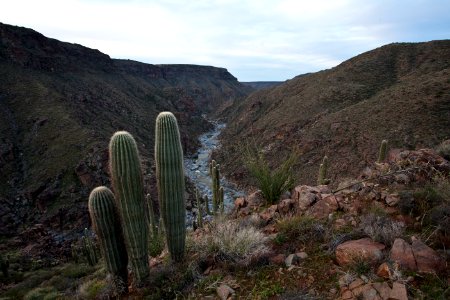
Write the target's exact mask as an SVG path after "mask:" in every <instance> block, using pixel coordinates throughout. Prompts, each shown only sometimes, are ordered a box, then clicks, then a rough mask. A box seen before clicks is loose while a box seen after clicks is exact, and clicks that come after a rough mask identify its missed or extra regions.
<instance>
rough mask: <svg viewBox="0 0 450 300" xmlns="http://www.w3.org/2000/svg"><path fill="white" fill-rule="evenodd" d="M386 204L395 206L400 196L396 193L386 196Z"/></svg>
mask: <svg viewBox="0 0 450 300" xmlns="http://www.w3.org/2000/svg"><path fill="white" fill-rule="evenodd" d="M385 201H386V204H387V205H389V206H395V205H397V203H398V202H399V201H400V196H399V195H398V194H390V195H387V196H386V199H385Z"/></svg>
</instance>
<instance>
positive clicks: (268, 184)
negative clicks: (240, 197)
mask: <svg viewBox="0 0 450 300" xmlns="http://www.w3.org/2000/svg"><path fill="white" fill-rule="evenodd" d="M297 158H298V155H297V153H296V152H293V153H292V154H291V155H290V156H289V157H288V158H287V159H285V160H284V161H283V162H282V163H281V164H280V165H279V166H278V167H277V168H274V169H272V168H271V167H270V166H269V163H268V161H267V159H266V158H265V156H264V153H262V151H258V150H257V149H251V148H250V147H247V150H246V152H245V153H244V163H245V165H246V167H247V169H248V170H249V172H250V174H251V175H252V176H253V177H254V179H255V180H256V184H257V186H258V188H259V189H260V190H261V193H262V195H263V197H264V199H265V200H266V201H267V204H273V203H275V202H277V201H278V200H279V199H280V196H281V195H282V194H283V193H284V192H285V191H288V190H289V189H291V188H293V184H294V174H293V171H292V166H293V165H294V164H295V162H296V161H297Z"/></svg>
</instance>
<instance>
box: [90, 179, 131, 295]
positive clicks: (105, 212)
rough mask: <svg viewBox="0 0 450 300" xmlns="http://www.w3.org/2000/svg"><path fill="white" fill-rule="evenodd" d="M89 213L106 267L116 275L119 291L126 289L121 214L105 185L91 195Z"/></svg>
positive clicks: (126, 257) (125, 259)
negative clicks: (119, 214) (118, 212)
mask: <svg viewBox="0 0 450 300" xmlns="http://www.w3.org/2000/svg"><path fill="white" fill-rule="evenodd" d="M89 214H90V216H91V220H92V224H93V227H94V230H95V233H96V234H97V237H98V239H99V241H100V248H101V251H102V254H103V257H104V258H105V263H106V269H107V270H108V272H109V273H110V274H112V275H113V276H114V278H115V279H116V280H114V282H115V283H116V287H117V288H118V290H119V291H122V292H124V291H126V289H127V286H128V284H127V276H128V270H127V266H128V256H127V251H126V248H125V242H124V240H123V235H122V228H121V225H120V220H119V216H118V214H117V211H116V208H115V206H114V195H113V193H112V192H111V190H110V189H108V188H107V187H104V186H100V187H97V188H95V189H94V190H93V191H92V192H91V194H90V196H89Z"/></svg>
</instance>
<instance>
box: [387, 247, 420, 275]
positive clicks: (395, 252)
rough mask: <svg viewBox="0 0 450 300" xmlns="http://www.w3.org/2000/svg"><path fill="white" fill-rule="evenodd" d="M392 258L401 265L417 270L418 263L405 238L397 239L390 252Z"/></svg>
mask: <svg viewBox="0 0 450 300" xmlns="http://www.w3.org/2000/svg"><path fill="white" fill-rule="evenodd" d="M390 257H391V260H392V261H394V262H396V263H398V264H399V265H400V267H402V268H404V269H407V270H410V271H416V270H417V264H416V259H415V258H414V253H413V251H412V249H411V246H410V245H409V244H408V243H407V242H405V240H403V239H395V241H394V244H393V245H392V248H391V253H390Z"/></svg>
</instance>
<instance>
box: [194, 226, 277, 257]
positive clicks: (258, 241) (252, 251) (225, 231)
mask: <svg viewBox="0 0 450 300" xmlns="http://www.w3.org/2000/svg"><path fill="white" fill-rule="evenodd" d="M267 240H268V239H267V237H266V236H265V235H264V234H263V233H262V232H261V231H260V230H258V229H256V228H255V227H253V226H251V225H243V224H239V223H238V222H237V221H234V220H220V219H219V220H215V221H214V222H213V223H212V224H211V225H210V230H209V232H207V233H206V234H205V235H204V236H202V237H201V239H200V241H198V242H197V243H195V245H194V248H196V249H195V250H194V251H196V252H198V253H201V254H202V255H203V256H206V257H207V256H212V257H214V258H215V259H217V260H221V261H227V262H231V263H239V264H243V265H249V264H250V263H251V262H253V261H255V260H257V259H258V258H260V257H262V256H264V254H266V253H267V252H268V251H269V249H268V247H267V246H266V243H267Z"/></svg>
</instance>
